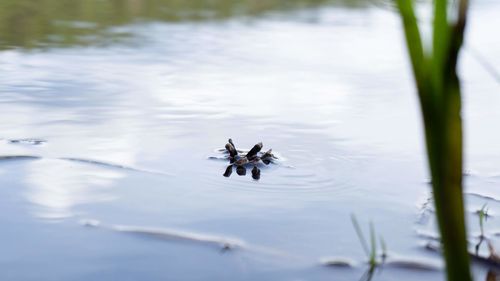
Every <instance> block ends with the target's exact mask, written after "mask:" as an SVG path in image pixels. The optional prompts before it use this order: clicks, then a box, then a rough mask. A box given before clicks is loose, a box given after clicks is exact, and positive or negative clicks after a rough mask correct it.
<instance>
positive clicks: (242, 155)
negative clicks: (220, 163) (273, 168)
mask: <svg viewBox="0 0 500 281" xmlns="http://www.w3.org/2000/svg"><path fill="white" fill-rule="evenodd" d="M262 147H263V145H262V142H259V143H257V144H256V145H254V146H253V147H252V149H250V150H249V151H248V152H245V151H243V150H237V149H236V146H235V145H234V143H233V140H232V139H229V140H228V143H227V144H226V146H225V148H226V152H227V153H228V154H229V157H228V159H229V163H230V165H229V166H227V168H226V171H225V172H224V174H223V176H225V177H229V176H231V174H232V172H233V167H236V173H237V174H238V175H240V176H244V175H246V171H247V167H251V166H253V168H252V178H253V179H255V180H258V179H260V169H259V167H258V166H259V165H262V163H263V164H264V165H269V164H270V163H272V162H273V160H274V159H277V157H276V156H274V155H273V150H272V149H269V150H268V151H266V152H261V150H262Z"/></svg>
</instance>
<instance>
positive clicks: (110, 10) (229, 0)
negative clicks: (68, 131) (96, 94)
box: [0, 0, 380, 50]
mask: <svg viewBox="0 0 500 281" xmlns="http://www.w3.org/2000/svg"><path fill="white" fill-rule="evenodd" d="M377 1H380V0H290V1H282V0H267V1H251V0H238V1H233V0H215V1H204V0H194V1H193V0H190V1H176V0H86V1H74V0H48V1H37V0H2V1H0V50H2V49H12V48H18V47H21V48H47V47H54V46H57V47H60V46H72V45H94V44H103V43H111V42H114V41H116V40H120V39H121V38H124V37H127V36H130V34H129V33H128V32H126V31H123V30H119V29H113V27H119V26H123V25H127V24H131V23H134V22H137V21H164V22H180V21H206V20H220V19H227V18H231V17H238V16H258V15H262V14H265V13H268V12H282V11H293V10H298V9H303V8H313V7H318V6H322V5H327V4H330V5H339V6H344V7H356V8H361V7H365V6H367V5H368V4H370V3H373V2H377Z"/></svg>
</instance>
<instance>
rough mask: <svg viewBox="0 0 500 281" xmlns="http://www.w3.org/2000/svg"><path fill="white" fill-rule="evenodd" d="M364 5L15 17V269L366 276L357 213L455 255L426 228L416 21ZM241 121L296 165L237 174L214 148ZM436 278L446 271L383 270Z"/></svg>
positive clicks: (498, 44) (4, 133)
mask: <svg viewBox="0 0 500 281" xmlns="http://www.w3.org/2000/svg"><path fill="white" fill-rule="evenodd" d="M25 2H26V1H25ZM49 2H50V1H49ZM131 2H134V1H131ZM137 2H138V3H140V1H137ZM318 2H321V1H318ZM475 4H476V5H475V6H474V7H473V10H472V14H471V25H470V26H469V27H470V28H469V33H468V38H467V39H468V44H467V46H466V50H465V51H464V53H463V56H462V58H463V60H462V65H461V74H462V76H463V77H464V79H463V82H464V87H465V96H464V100H465V108H464V117H465V120H466V121H465V122H466V134H467V137H466V156H467V157H466V158H467V159H466V169H467V177H466V184H467V193H468V195H467V201H468V205H469V207H468V209H469V216H468V222H469V228H470V230H471V241H475V240H474V237H475V235H477V234H478V231H479V227H478V219H477V216H476V215H475V213H474V212H475V210H478V209H480V208H481V206H482V205H483V204H485V203H487V204H488V207H489V210H490V213H491V214H492V217H491V218H490V219H489V220H488V221H487V223H486V226H485V230H486V232H487V233H488V235H491V236H492V237H494V235H495V231H498V230H499V229H500V223H499V222H498V218H497V217H496V215H498V214H499V213H500V205H499V203H498V202H499V201H498V200H499V199H500V191H499V189H498V187H499V185H500V170H499V168H498V163H499V161H500V134H499V133H498V130H497V129H498V120H500V111H498V108H499V107H500V95H499V82H498V81H497V80H495V78H494V77H493V76H492V75H490V73H489V72H488V71H487V68H485V66H484V65H482V64H480V63H479V60H478V58H480V59H484V60H486V61H487V62H489V64H491V65H492V66H494V67H496V68H497V70H498V69H499V68H498V66H499V65H500V56H498V53H499V51H500V38H499V37H498V36H492V34H495V33H496V28H497V26H499V25H500V20H499V19H498V16H497V13H498V12H500V5H499V4H498V3H497V2H495V1H478V2H477V3H475ZM360 5H361V6H363V7H359V6H357V7H354V8H353V7H346V6H338V5H333V6H331V5H328V4H324V3H322V4H318V5H313V6H307V5H306V6H305V7H304V8H297V7H294V8H291V9H286V10H283V11H280V9H277V10H276V9H274V8H273V9H270V10H269V11H266V12H260V11H259V12H258V13H257V12H255V13H246V12H242V14H237V15H234V16H233V15H226V14H223V16H220V17H216V19H215V20H206V19H203V17H202V18H201V19H200V18H199V17H189V16H187V18H186V19H181V20H178V19H176V20H174V19H171V18H168V17H167V18H162V17H160V16H158V17H153V16H152V17H149V18H148V17H147V16H145V15H142V14H139V15H129V17H131V20H129V19H128V18H126V19H124V20H121V21H117V22H111V23H107V24H106V25H104V24H103V22H101V21H99V20H94V21H92V20H90V19H86V18H83V19H82V20H81V21H74V22H71V21H68V20H67V19H66V18H64V17H62V18H57V17H56V16H54V18H49V19H47V22H48V23H49V26H56V27H58V26H59V27H60V26H61V25H63V26H68V25H69V26H70V27H71V28H69V31H65V32H67V33H64V32H62V31H60V29H58V28H55V29H50V28H49V29H47V30H46V31H45V32H46V34H42V33H43V32H39V33H15V32H17V31H19V30H17V31H16V30H10V29H8V28H6V27H5V26H3V27H2V28H1V30H3V33H4V34H7V35H8V36H3V37H0V38H3V39H2V40H1V41H0V43H1V44H2V46H1V47H0V50H2V51H0V73H1V75H0V120H2V122H0V223H1V225H2V231H1V232H0V249H2V250H1V251H0V279H2V280H359V279H360V278H361V277H362V275H363V273H364V271H365V270H366V269H367V268H366V266H365V264H364V262H365V260H366V257H365V255H364V253H363V250H362V248H361V245H360V243H359V241H358V239H357V237H356V234H355V231H354V229H353V227H352V224H351V220H350V214H352V213H354V214H356V215H357V217H358V219H359V220H360V222H361V223H362V226H363V227H364V226H367V225H368V221H373V223H374V225H375V228H376V231H377V233H378V234H380V235H381V236H383V238H384V240H385V241H386V242H387V246H388V251H389V258H390V259H393V260H410V261H415V262H417V261H421V262H424V263H425V264H429V265H433V266H436V267H440V266H441V261H440V256H439V255H437V254H436V253H434V252H431V251H428V250H426V249H425V248H424V247H423V245H424V244H425V242H426V240H425V239H423V238H422V237H420V236H419V233H431V234H432V233H435V226H434V222H433V221H432V209H431V208H430V207H429V205H426V202H427V201H428V200H429V197H430V194H429V188H428V175H427V173H426V166H425V154H424V152H425V151H424V148H423V145H422V132H421V124H420V119H419V112H418V108H417V101H416V97H415V95H414V90H413V88H412V87H413V85H412V82H413V81H412V77H411V73H410V71H409V66H408V63H407V60H406V53H405V51H406V50H405V49H404V45H403V43H404V42H403V40H402V34H401V30H400V22H399V19H398V17H397V15H396V14H394V12H393V11H392V9H391V8H389V7H384V6H382V7H380V6H379V5H370V4H366V3H365V4H360ZM186 14H188V15H189V13H186ZM254 14H256V15H254ZM148 15H149V14H148ZM134 17H136V18H137V20H133V19H134ZM5 18H7V17H5ZM85 20H87V21H85ZM20 26H24V25H22V24H20ZM44 26H46V25H44ZM28 27H29V26H28ZM101 27H102V28H101ZM26 30H31V29H29V28H25V29H22V30H21V31H26ZM62 30H66V29H62ZM74 30H81V33H76V31H74ZM16 34H17V35H16ZM34 34H35V35H34ZM68 34H69V35H68ZM103 34H104V35H103ZM112 34H116V35H117V38H114V37H113V36H112ZM100 36H102V38H108V39H109V38H114V39H113V40H111V41H109V40H105V41H102V40H101V39H100ZM61 38H62V39H61ZM89 38H90V39H89ZM63 39H65V40H63ZM229 137H231V138H232V139H233V140H234V141H235V143H236V145H237V146H238V147H241V148H250V147H251V146H252V145H253V144H255V143H257V142H259V141H262V142H263V143H264V148H265V149H268V148H273V151H275V152H276V153H277V155H278V156H279V157H280V160H279V163H277V164H276V165H269V166H266V167H262V168H261V178H260V180H259V181H255V180H253V179H252V178H251V176H250V171H248V172H247V175H246V176H238V175H237V174H236V173H235V172H233V174H232V175H231V177H229V178H226V177H223V176H222V174H223V173H224V170H225V168H226V166H227V163H226V162H225V161H223V160H213V159H209V158H210V157H213V156H220V153H218V152H217V149H219V148H222V147H223V146H224V144H225V143H226V141H227V139H228V138H229ZM7 156H12V157H7ZM21 156H22V157H21ZM499 242H500V241H499ZM220 243H222V244H225V243H226V244H228V245H233V244H234V246H235V249H234V250H229V251H224V250H223V249H222V248H221V247H220ZM498 246H500V243H498ZM326 257H338V258H343V259H349V260H352V261H353V262H354V264H355V266H354V267H353V268H328V267H325V266H322V265H321V262H320V261H321V260H322V259H324V258H326ZM486 272H487V269H486V268H484V267H483V266H481V265H479V264H478V265H476V266H475V274H476V276H477V279H478V280H484V279H486ZM422 278H427V279H428V280H442V279H443V272H442V271H441V270H436V271H422V270H415V269H403V268H398V267H387V268H384V270H383V271H382V272H379V273H377V274H376V275H375V280H422Z"/></svg>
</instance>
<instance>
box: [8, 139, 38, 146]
mask: <svg viewBox="0 0 500 281" xmlns="http://www.w3.org/2000/svg"><path fill="white" fill-rule="evenodd" d="M8 142H9V143H11V144H25V145H42V144H45V143H47V141H46V140H42V139H34V138H27V139H10V140H8Z"/></svg>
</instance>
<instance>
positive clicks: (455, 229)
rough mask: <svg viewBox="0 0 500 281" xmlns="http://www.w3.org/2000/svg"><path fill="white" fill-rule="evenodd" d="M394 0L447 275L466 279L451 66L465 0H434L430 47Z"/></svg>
mask: <svg viewBox="0 0 500 281" xmlns="http://www.w3.org/2000/svg"><path fill="white" fill-rule="evenodd" d="M396 2H397V6H398V8H399V12H400V15H401V18H402V21H403V27H404V33H405V38H406V43H407V44H406V45H407V48H408V53H409V56H410V60H411V63H412V67H413V74H414V77H415V82H416V87H417V92H418V97H419V101H420V108H421V112H422V117H423V121H424V130H425V142H426V147H427V156H428V163H429V168H430V173H431V177H432V189H433V195H434V203H435V207H436V216H437V221H438V225H439V230H440V233H441V239H442V243H443V251H444V259H445V262H446V272H447V278H448V280H450V281H451V280H453V281H470V280H472V277H471V274H470V268H469V256H468V253H467V242H466V227H465V216H464V199H463V191H462V165H463V164H462V163H463V159H462V150H463V144H462V139H463V137H462V119H461V110H462V108H461V107H462V104H461V87H460V80H459V78H458V75H457V71H456V68H457V61H458V55H459V52H460V49H461V47H462V42H463V35H464V30H465V25H466V16H467V10H468V0H458V7H457V8H456V10H452V9H449V5H448V4H449V3H448V1H447V0H434V21H433V36H432V44H431V46H432V47H431V48H430V50H428V49H426V48H424V45H423V44H422V39H421V35H420V30H419V26H418V22H417V19H416V15H415V8H414V2H413V0H396ZM453 13H456V14H453ZM450 14H451V15H450Z"/></svg>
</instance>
